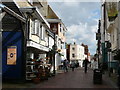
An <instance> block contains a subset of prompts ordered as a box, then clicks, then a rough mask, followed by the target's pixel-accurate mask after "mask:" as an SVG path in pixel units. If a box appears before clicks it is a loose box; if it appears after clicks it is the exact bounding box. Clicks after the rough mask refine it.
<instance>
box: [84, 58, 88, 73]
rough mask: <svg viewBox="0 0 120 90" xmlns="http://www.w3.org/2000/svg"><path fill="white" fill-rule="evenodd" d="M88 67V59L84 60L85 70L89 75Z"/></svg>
mask: <svg viewBox="0 0 120 90" xmlns="http://www.w3.org/2000/svg"><path fill="white" fill-rule="evenodd" d="M87 65H88V59H87V58H85V60H84V70H85V73H87Z"/></svg>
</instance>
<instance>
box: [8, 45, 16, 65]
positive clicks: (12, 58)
mask: <svg viewBox="0 0 120 90" xmlns="http://www.w3.org/2000/svg"><path fill="white" fill-rule="evenodd" d="M16 57H17V47H16V46H8V47H7V65H16Z"/></svg>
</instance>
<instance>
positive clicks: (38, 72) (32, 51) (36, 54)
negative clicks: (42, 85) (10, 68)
mask: <svg viewBox="0 0 120 90" xmlns="http://www.w3.org/2000/svg"><path fill="white" fill-rule="evenodd" d="M48 52H49V48H48V47H45V46H43V45H40V44H38V43H35V42H34V41H27V60H26V80H33V81H34V82H39V81H41V80H44V79H48V77H49V76H50V70H51V64H50V63H49V59H50V58H49V57H48Z"/></svg>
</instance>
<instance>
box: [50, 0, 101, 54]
mask: <svg viewBox="0 0 120 90" xmlns="http://www.w3.org/2000/svg"><path fill="white" fill-rule="evenodd" d="M69 1H70V0H69ZM73 1H74V0H73ZM51 5H52V7H53V10H54V11H55V12H57V14H58V15H59V16H60V19H62V21H63V22H64V24H65V25H66V26H67V29H68V31H67V34H66V36H67V37H66V38H67V43H73V42H77V44H80V43H84V44H86V45H88V46H89V49H90V52H91V53H92V54H95V51H96V40H95V39H96V37H95V32H96V31H97V28H98V20H99V18H100V3H98V2H97V3H91V2H87V3H85V2H77V1H76V0H75V2H74V3H71V2H67V1H64V2H62V3H60V2H59V3H51Z"/></svg>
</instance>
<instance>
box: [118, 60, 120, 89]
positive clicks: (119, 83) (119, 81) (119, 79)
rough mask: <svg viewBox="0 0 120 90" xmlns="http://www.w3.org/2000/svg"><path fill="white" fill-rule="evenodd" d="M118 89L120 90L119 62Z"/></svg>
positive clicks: (119, 70)
mask: <svg viewBox="0 0 120 90" xmlns="http://www.w3.org/2000/svg"><path fill="white" fill-rule="evenodd" d="M118 88H119V90H120V62H119V66H118Z"/></svg>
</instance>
